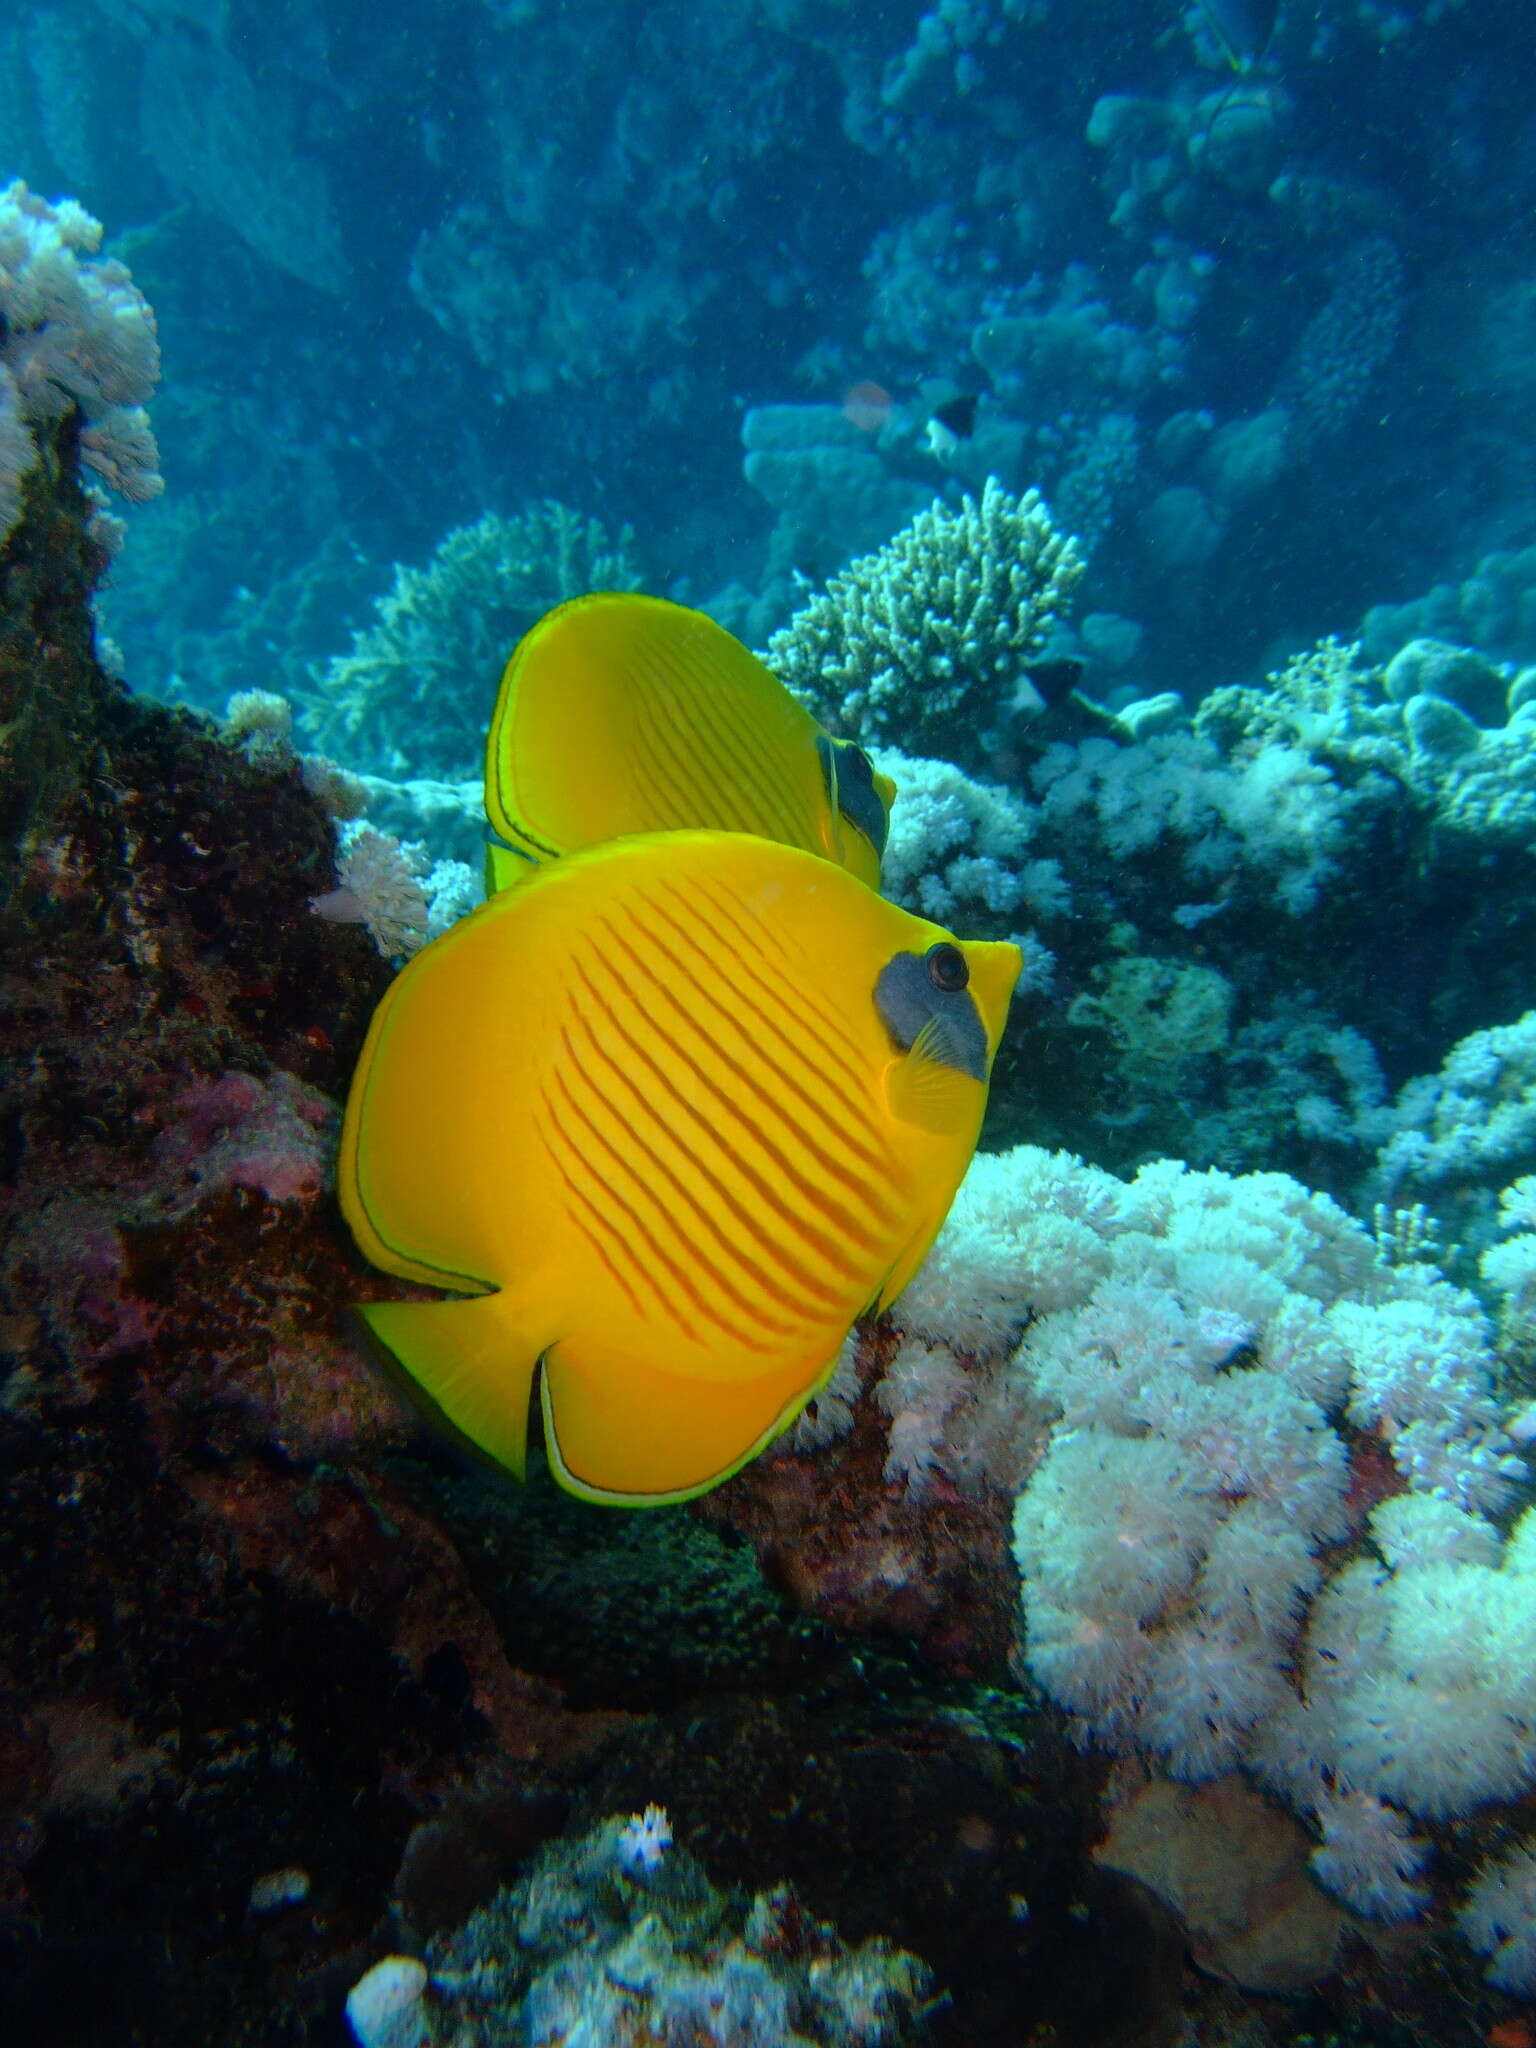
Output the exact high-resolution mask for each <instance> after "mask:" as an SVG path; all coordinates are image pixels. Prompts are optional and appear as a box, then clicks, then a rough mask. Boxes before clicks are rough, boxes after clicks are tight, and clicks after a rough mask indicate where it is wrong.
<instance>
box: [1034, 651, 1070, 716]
mask: <svg viewBox="0 0 1536 2048" xmlns="http://www.w3.org/2000/svg"><path fill="white" fill-rule="evenodd" d="M1024 679H1025V681H1026V682H1027V683H1028V684H1029V686H1030V688H1031V689H1032V690H1033V691H1034V692H1035V695H1036V696H1037V697H1038V698H1039V699H1040V701H1041V703H1042V704H1044V705H1045V707H1046V709H1047V710H1050V709H1052V708H1053V707H1054V706H1055V705H1057V704H1064V703H1065V702H1066V700H1067V699H1068V697H1070V696H1071V694H1072V692H1073V691H1074V690H1075V689H1076V688H1077V686H1078V684H1079V683H1080V682H1081V681H1082V680H1083V664H1082V662H1080V661H1079V660H1078V659H1077V657H1076V656H1075V655H1072V654H1062V655H1058V656H1056V657H1055V658H1054V659H1053V660H1050V661H1036V662H1032V663H1031V664H1030V666H1029V667H1028V668H1026V669H1025V671H1024Z"/></svg>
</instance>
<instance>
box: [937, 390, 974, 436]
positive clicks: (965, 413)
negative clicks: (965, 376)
mask: <svg viewBox="0 0 1536 2048" xmlns="http://www.w3.org/2000/svg"><path fill="white" fill-rule="evenodd" d="M932 417H933V418H934V419H936V420H937V421H938V423H939V425H940V426H941V427H948V429H949V431H950V432H951V433H952V434H953V435H954V437H955V439H956V440H957V441H969V439H970V438H971V436H972V434H974V433H975V431H976V394H975V392H974V391H962V392H961V393H960V396H959V397H958V398H946V399H945V401H944V403H943V404H942V405H936V406H935V407H934V409H933V415H932Z"/></svg>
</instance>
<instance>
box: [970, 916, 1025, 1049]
mask: <svg viewBox="0 0 1536 2048" xmlns="http://www.w3.org/2000/svg"><path fill="white" fill-rule="evenodd" d="M964 951H965V958H966V964H967V965H968V966H969V968H970V970H971V984H970V985H971V994H972V995H973V996H974V997H975V998H976V1007H977V1009H978V1010H979V1011H980V1012H981V1021H982V1024H983V1025H984V1026H985V1028H986V1033H987V1058H988V1060H989V1061H990V1060H991V1059H992V1058H993V1057H994V1056H995V1055H996V1052H997V1048H998V1046H999V1045H1000V1044H1001V1042H1002V1036H1003V1029H1004V1026H1005V1025H1006V1024H1007V1022H1008V1008H1009V1005H1010V1004H1011V1003H1012V1001H1013V992H1014V990H1015V989H1016V988H1017V987H1018V983H1019V976H1020V975H1021V974H1022V973H1023V971H1024V955H1023V954H1022V953H1021V952H1020V951H1019V949H1018V947H1017V946H1016V945H1015V944H1014V943H1013V941H1012V940H1011V939H967V940H966V942H965V947H964Z"/></svg>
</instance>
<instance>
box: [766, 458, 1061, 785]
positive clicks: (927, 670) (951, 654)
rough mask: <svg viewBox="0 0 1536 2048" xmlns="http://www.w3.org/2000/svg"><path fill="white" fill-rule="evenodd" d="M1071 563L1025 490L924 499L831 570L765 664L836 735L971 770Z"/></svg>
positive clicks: (1030, 656)
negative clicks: (896, 526) (925, 505)
mask: <svg viewBox="0 0 1536 2048" xmlns="http://www.w3.org/2000/svg"><path fill="white" fill-rule="evenodd" d="M1083 567H1084V563H1083V559H1082V557H1081V555H1080V554H1079V553H1078V550H1077V546H1076V543H1075V542H1074V541H1073V540H1072V538H1071V536H1070V535H1068V534H1063V533H1060V532H1058V531H1057V529H1056V528H1055V527H1054V526H1053V525H1052V523H1051V518H1050V514H1049V513H1048V512H1047V510H1046V508H1045V505H1044V503H1043V502H1042V500H1041V498H1040V496H1039V494H1038V493H1037V492H1035V491H1029V492H1026V494H1025V495H1024V497H1022V498H1015V497H1013V496H1012V495H1011V493H1009V492H1008V491H1005V490H1004V489H1003V487H1002V485H1001V484H1000V483H998V481H997V479H996V478H995V477H989V478H988V479H987V483H986V487H985V489H984V490H983V491H982V494H981V501H980V503H979V504H978V503H977V501H976V500H975V499H974V498H970V497H967V498H966V499H965V500H964V501H963V502H962V504H961V507H960V510H959V511H958V512H956V511H952V510H951V509H950V508H949V507H948V506H947V505H944V504H942V503H939V502H937V501H936V502H935V503H934V504H933V505H932V506H931V507H930V508H929V509H928V511H926V512H921V513H919V514H918V516H917V518H916V519H914V520H913V521H912V522H911V524H910V525H908V526H905V527H903V528H902V530H901V532H900V533H898V534H896V535H895V536H894V538H893V539H891V540H889V541H887V542H886V544H885V546H884V547H883V548H880V549H879V550H877V552H876V553H874V554H872V555H864V556H861V557H860V559H859V560H858V561H856V562H852V563H850V564H849V566H848V567H847V568H846V569H843V570H841V571H839V573H838V574H837V575H836V576H834V577H833V578H832V579H831V581H830V582H829V583H828V585H827V587H826V589H825V591H824V592H822V594H821V595H820V596H819V597H815V598H813V599H812V600H811V602H810V603H809V604H808V605H806V606H805V608H804V609H803V610H802V611H799V612H797V613H796V614H795V616H794V617H793V618H792V619H791V620H790V622H789V624H788V625H787V626H785V627H784V628H783V629H782V630H781V631H780V632H777V633H775V634H774V635H773V637H772V639H771V640H770V641H769V642H768V652H767V661H768V665H769V667H770V668H772V669H774V670H775V671H776V672H777V673H778V674H779V675H780V676H782V677H783V679H784V681H785V682H786V683H787V684H788V685H789V687H790V688H791V689H792V690H794V691H796V692H797V693H798V694H799V695H801V696H803V697H805V698H806V699H807V701H808V702H809V703H810V704H811V706H812V708H813V709H814V710H815V711H816V713H817V715H818V716H819V717H820V718H822V719H823V720H824V721H825V722H826V723H827V724H828V725H830V726H831V727H832V728H833V729H834V730H836V731H840V732H845V733H848V734H851V735H853V736H855V737H857V738H859V739H861V740H864V741H866V742H869V741H877V742H891V743H896V744H899V745H901V746H902V747H903V748H905V749H906V750H908V751H909V752H912V753H933V754H937V755H939V756H941V757H942V758H943V759H946V760H955V761H961V762H965V763H967V764H974V763H975V762H976V760H977V748H978V736H980V735H984V734H986V733H987V732H988V731H989V730H990V729H991V728H992V727H994V726H995V725H996V724H997V722H998V720H999V718H1000V716H1001V715H1002V714H1003V713H1004V712H1005V711H1006V710H1007V709H1008V708H1009V705H1010V702H1011V700H1012V698H1013V695H1014V692H1015V690H1016V688H1017V686H1018V684H1019V683H1020V681H1021V680H1022V679H1023V672H1024V669H1025V668H1026V666H1027V665H1028V664H1029V663H1030V662H1031V661H1032V660H1034V659H1035V658H1036V657H1037V656H1038V655H1039V653H1040V651H1041V648H1042V647H1043V645H1044V644H1045V639H1046V636H1047V633H1048V631H1049V629H1050V627H1051V625H1052V624H1053V623H1054V621H1055V620H1056V619H1058V618H1059V617H1061V615H1062V614H1063V613H1064V612H1065V610H1066V607H1067V604H1068V601H1069V599H1070V598H1071V595H1072V590H1073V587H1074V585H1075V584H1076V583H1077V580H1078V578H1079V577H1080V576H1081V575H1082V573H1083Z"/></svg>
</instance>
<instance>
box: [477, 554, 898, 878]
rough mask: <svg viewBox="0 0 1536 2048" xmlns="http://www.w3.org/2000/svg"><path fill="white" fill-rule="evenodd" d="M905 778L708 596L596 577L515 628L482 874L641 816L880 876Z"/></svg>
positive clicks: (634, 827)
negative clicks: (890, 771)
mask: <svg viewBox="0 0 1536 2048" xmlns="http://www.w3.org/2000/svg"><path fill="white" fill-rule="evenodd" d="M895 794H896V786H895V784H894V783H893V782H892V781H891V780H890V779H889V777H887V776H884V775H879V774H876V772H875V770H874V768H873V767H872V765H871V763H870V759H869V756H868V755H867V754H866V753H865V752H864V750H863V748H862V747H859V746H856V745H855V744H854V742H853V741H851V740H840V739H834V738H833V737H832V735H831V734H830V733H827V732H824V731H823V730H822V728H821V726H820V725H818V724H817V722H816V720H815V719H814V718H813V717H812V716H811V714H810V712H809V711H807V710H806V708H805V706H804V705H803V704H801V703H799V702H798V701H797V700H796V699H795V698H794V697H792V696H791V695H790V693H789V691H788V690H787V689H785V687H784V685H783V684H782V683H781V682H780V681H779V679H778V677H777V676H776V675H774V674H773V672H772V670H771V669H767V668H765V667H764V666H763V664H762V663H761V662H760V661H759V660H758V659H757V657H756V655H755V654H752V653H750V652H749V651H748V650H747V649H746V648H745V647H743V646H742V644H741V642H740V641H739V640H737V639H735V638H733V636H732V635H731V634H729V633H728V632H727V631H726V630H725V628H724V627H723V626H720V625H717V624H716V623H715V621H714V620H713V619H712V618H710V617H708V615H707V614H706V613H704V612H696V611H690V610H689V609H688V608H687V607H686V606H685V605H680V604H670V603H668V602H667V601H666V600H665V599H664V598H659V597H642V596H637V595H636V594H635V593H634V592H632V591H598V592H595V593H594V594H593V595H591V596H589V597H577V598H572V599H571V601H570V602H569V603H568V604H562V605H558V606H557V607H556V608H555V609H554V610H553V611H551V612H547V613H546V614H545V616H544V617H543V618H542V619H540V620H539V622H538V624H537V625H536V626H533V627H532V628H531V629H530V630H529V631H528V632H527V633H525V634H524V636H523V638H522V639H521V640H520V641H519V642H518V644H517V646H516V648H515V649H514V650H513V653H512V657H511V659H510V660H509V661H508V663H507V666H506V671H505V673H504V675H503V676H502V679H501V689H500V691H499V692H498V694H497V698H496V708H495V710H494V712H493V713H492V715H491V726H490V733H489V736H488V738H487V741H486V750H485V811H486V817H487V818H488V820H489V821H490V828H491V829H490V836H489V837H488V839H487V843H486V887H487V889H488V890H489V891H492V892H494V891H495V890H498V889H506V888H510V887H512V886H514V885H515V884H517V883H519V882H521V881H523V880H525V879H526V878H527V876H528V874H529V873H530V872H531V864H532V863H535V862H541V861H547V860H551V859H554V858H556V857H558V856H560V855H563V854H568V853H575V852H578V851H579V850H580V849H581V848H582V847H586V846H595V845H597V844H598V843H599V842H600V841H602V840H605V839H617V838H620V837H622V836H624V835H626V834H629V833H633V832H673V831H679V830H686V829H689V828H692V827H704V828H707V829H708V830H711V831H718V832H753V833H756V834H757V835H758V836H759V837H760V838H763V839H777V840H780V841H782V842H783V844H784V845H786V846H799V847H803V848H804V849H805V851H806V852H808V853H817V854H820V855H821V856H822V857H823V858H824V859H826V860H832V861H836V862H838V863H839V865H841V866H843V867H846V868H847V869H848V870H849V872H850V873H852V874H856V875H857V876H858V877H859V879H860V880H861V881H863V882H867V883H868V884H869V886H870V887H871V888H875V889H878V888H879V886H880V855H881V853H882V852H883V851H884V849H885V840H886V828H887V823H888V820H889V817H890V810H891V802H892V799H893V798H894V796H895Z"/></svg>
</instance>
